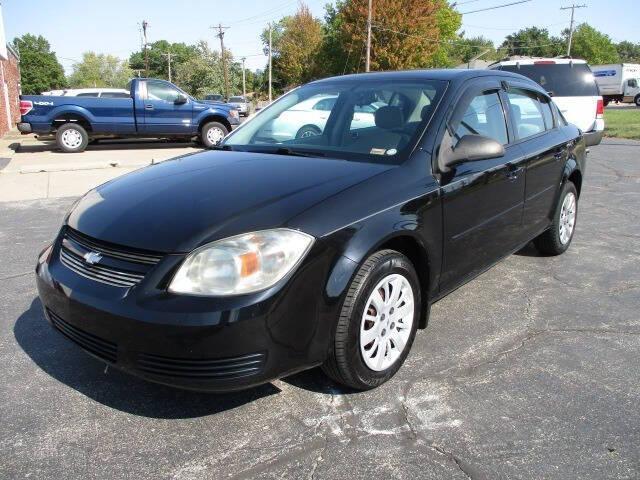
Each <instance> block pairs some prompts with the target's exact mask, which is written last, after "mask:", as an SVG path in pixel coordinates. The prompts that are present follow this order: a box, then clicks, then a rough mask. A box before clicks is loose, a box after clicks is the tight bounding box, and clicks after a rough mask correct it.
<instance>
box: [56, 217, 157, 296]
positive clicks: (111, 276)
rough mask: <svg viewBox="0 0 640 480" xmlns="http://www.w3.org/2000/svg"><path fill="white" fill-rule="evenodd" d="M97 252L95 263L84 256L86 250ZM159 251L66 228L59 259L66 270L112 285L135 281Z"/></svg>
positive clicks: (154, 260) (87, 251) (154, 259)
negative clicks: (97, 261)
mask: <svg viewBox="0 0 640 480" xmlns="http://www.w3.org/2000/svg"><path fill="white" fill-rule="evenodd" d="M92 252H93V253H94V254H100V255H101V259H100V261H99V264H98V263H89V262H87V261H86V260H85V255H86V254H87V253H92ZM161 259H162V255H160V254H157V253H151V252H145V251H142V250H136V249H129V248H126V247H121V246H118V245H113V244H110V243H106V242H102V241H100V240H96V239H93V238H90V237H88V236H86V235H83V234H81V233H80V232H77V231H75V230H73V229H71V228H67V229H66V230H65V233H64V235H63V238H62V245H61V248H60V261H61V262H62V264H63V265H64V266H65V267H67V268H68V269H69V270H72V271H74V272H75V273H77V274H78V275H82V276H83V277H86V278H90V279H91V280H95V281H96V282H101V283H104V284H107V285H111V286H114V287H123V288H129V287H133V286H134V285H136V284H138V283H139V282H140V281H141V280H142V279H143V278H144V277H145V275H146V274H147V272H148V271H149V270H150V269H151V268H153V266H154V265H156V264H157V263H158V262H159V261H160V260H161Z"/></svg>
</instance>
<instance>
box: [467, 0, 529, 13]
mask: <svg viewBox="0 0 640 480" xmlns="http://www.w3.org/2000/svg"><path fill="white" fill-rule="evenodd" d="M530 1H531V0H520V1H519V2H511V3H505V4H503V5H496V6H494V7H488V8H481V9H479V10H471V11H470V12H460V15H469V14H470V13H477V12H486V11H487V10H496V9H497V8H504V7H510V6H511V5H519V4H520V3H527V2H530Z"/></svg>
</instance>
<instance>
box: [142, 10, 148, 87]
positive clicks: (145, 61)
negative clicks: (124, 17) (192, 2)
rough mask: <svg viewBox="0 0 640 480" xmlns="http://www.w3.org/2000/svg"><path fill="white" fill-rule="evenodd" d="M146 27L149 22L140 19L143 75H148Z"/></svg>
mask: <svg viewBox="0 0 640 480" xmlns="http://www.w3.org/2000/svg"><path fill="white" fill-rule="evenodd" d="M147 28H149V22H147V21H146V20H143V21H142V39H143V41H144V76H145V77H148V76H149V49H148V48H147V44H148V42H147Z"/></svg>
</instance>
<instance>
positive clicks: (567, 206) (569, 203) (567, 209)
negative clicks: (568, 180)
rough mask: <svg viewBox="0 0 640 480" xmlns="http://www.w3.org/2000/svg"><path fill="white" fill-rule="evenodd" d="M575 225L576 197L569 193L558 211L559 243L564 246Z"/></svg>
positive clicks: (569, 238)
mask: <svg viewBox="0 0 640 480" xmlns="http://www.w3.org/2000/svg"><path fill="white" fill-rule="evenodd" d="M575 225H576V196H575V195H574V194H573V193H572V192H569V193H567V195H566V196H565V197H564V200H563V201H562V208H561V209H560V232H559V233H560V243H562V244H563V245H566V244H567V243H569V240H571V234H572V233H573V228H574V227H575Z"/></svg>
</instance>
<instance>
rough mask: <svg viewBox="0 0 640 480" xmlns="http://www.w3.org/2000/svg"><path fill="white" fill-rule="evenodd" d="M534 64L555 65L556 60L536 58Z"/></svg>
mask: <svg viewBox="0 0 640 480" xmlns="http://www.w3.org/2000/svg"><path fill="white" fill-rule="evenodd" d="M533 64H534V65H555V64H556V62H555V61H554V60H536V61H535V62H533Z"/></svg>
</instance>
